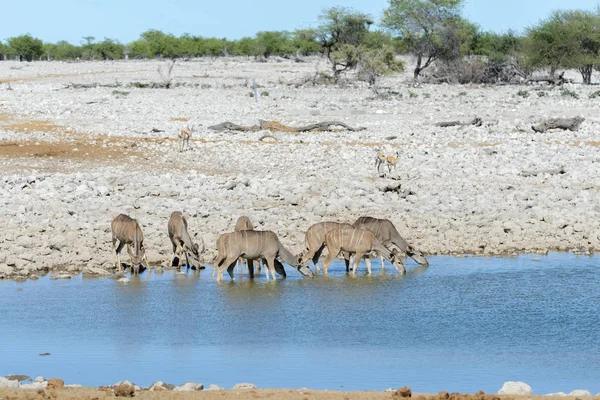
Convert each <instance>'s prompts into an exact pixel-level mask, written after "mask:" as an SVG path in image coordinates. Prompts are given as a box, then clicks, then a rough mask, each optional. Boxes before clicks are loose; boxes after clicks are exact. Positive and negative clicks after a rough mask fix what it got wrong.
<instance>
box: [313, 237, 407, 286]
mask: <svg viewBox="0 0 600 400" xmlns="http://www.w3.org/2000/svg"><path fill="white" fill-rule="evenodd" d="M325 243H326V244H327V249H328V250H329V254H327V257H325V260H323V272H324V273H325V275H327V269H328V268H329V264H330V263H331V262H332V261H333V259H334V258H335V257H337V255H338V254H340V252H341V251H344V252H347V253H349V254H354V256H355V259H354V269H353V270H352V274H353V275H356V270H357V269H358V264H359V263H360V260H361V258H363V257H364V256H365V255H369V254H370V253H373V252H374V253H377V254H379V255H381V256H383V257H384V258H386V259H388V260H389V261H390V262H391V263H392V264H393V265H394V267H395V268H396V269H397V270H398V272H400V273H401V274H406V268H404V264H402V258H401V257H400V255H399V254H397V253H396V250H395V249H394V250H393V251H390V250H388V249H387V248H386V247H385V246H384V245H383V244H382V243H381V242H380V241H379V240H377V238H376V237H375V234H373V232H371V231H368V230H366V229H355V228H337V229H333V230H332V231H330V232H328V233H327V235H325ZM367 271H368V273H369V275H371V265H370V263H367Z"/></svg>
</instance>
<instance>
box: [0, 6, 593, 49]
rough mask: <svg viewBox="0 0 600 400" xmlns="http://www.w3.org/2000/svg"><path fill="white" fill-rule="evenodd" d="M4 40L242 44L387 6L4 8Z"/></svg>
mask: <svg viewBox="0 0 600 400" xmlns="http://www.w3.org/2000/svg"><path fill="white" fill-rule="evenodd" d="M3 3H4V4H2V6H0V10H1V11H2V16H3V18H2V23H0V39H6V38H8V37H11V36H17V35H20V34H23V33H31V34H32V35H33V36H36V37H38V38H40V39H42V40H44V41H47V42H56V41H58V40H67V41H69V42H71V43H74V44H79V43H80V42H81V38H82V37H83V36H94V37H96V39H97V40H102V39H103V38H104V37H109V38H112V39H117V40H119V41H121V42H124V43H126V42H130V41H132V40H135V39H137V38H138V37H139V34H140V33H142V32H144V31H146V30H148V29H160V30H162V31H164V32H169V33H173V34H174V35H177V36H179V35H181V34H182V33H186V32H188V33H191V34H194V35H201V36H216V37H227V38H230V39H237V38H240V37H243V36H253V35H254V34H255V33H256V32H258V31H261V30H294V29H298V28H306V27H310V26H314V25H315V24H316V22H317V17H318V15H319V13H320V12H321V10H323V9H324V8H327V7H332V6H336V5H342V6H347V7H352V8H355V9H357V10H360V11H363V12H366V13H369V14H371V15H373V16H374V17H376V19H378V18H379V16H380V15H381V12H382V10H383V9H384V8H385V7H386V6H387V4H388V1H387V0H302V1H289V0H288V1H286V0H220V1H219V0H163V1H156V0H21V1H10V0H6V1H3ZM598 3H599V0H570V1H568V2H567V1H564V0H466V4H465V8H464V15H465V16H466V17H467V18H468V19H469V20H471V21H473V22H475V23H477V24H479V25H480V26H481V27H483V28H484V29H486V30H493V31H500V32H502V31H506V30H507V29H509V28H512V29H515V30H517V31H520V30H522V29H523V28H525V27H527V26H531V25H532V24H535V23H537V22H538V21H539V20H540V19H541V18H544V17H546V16H547V15H548V14H549V12H550V11H552V10H555V9H558V8H563V9H564V8H569V9H576V8H577V9H590V10H591V9H594V8H595V7H596V5H597V4H598Z"/></svg>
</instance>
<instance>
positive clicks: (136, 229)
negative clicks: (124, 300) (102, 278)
mask: <svg viewBox="0 0 600 400" xmlns="http://www.w3.org/2000/svg"><path fill="white" fill-rule="evenodd" d="M110 227H111V231H112V248H113V253H112V264H113V266H114V267H115V268H118V271H119V272H121V271H122V266H121V257H120V256H119V253H120V252H121V250H123V246H125V245H127V253H128V254H129V259H130V261H131V271H132V273H134V274H136V275H137V274H139V273H140V265H142V261H145V262H146V269H148V258H147V257H146V251H145V249H144V235H143V233H142V228H140V225H139V224H138V222H137V221H136V220H135V219H133V218H130V217H129V216H127V215H125V214H119V215H117V216H116V217H115V219H113V220H112V223H111V224H110ZM117 240H118V241H119V245H118V246H116V243H117ZM132 248H133V249H132Z"/></svg>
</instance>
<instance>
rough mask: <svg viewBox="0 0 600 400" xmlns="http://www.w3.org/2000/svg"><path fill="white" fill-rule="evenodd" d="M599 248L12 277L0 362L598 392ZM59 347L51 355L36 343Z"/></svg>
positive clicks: (78, 370)
mask: <svg viewBox="0 0 600 400" xmlns="http://www.w3.org/2000/svg"><path fill="white" fill-rule="evenodd" d="M598 261H599V260H598V258H597V257H596V258H588V257H579V258H578V257H575V256H572V255H568V254H561V253H555V254H550V255H549V256H547V257H540V256H533V255H523V256H520V257H517V258H475V257H473V258H472V257H467V258H454V257H445V256H439V257H432V258H431V259H430V262H431V266H430V267H429V268H422V267H417V266H416V265H411V264H407V267H408V271H409V272H408V275H407V276H405V277H402V276H400V275H398V274H397V273H396V271H395V270H394V269H393V268H392V267H391V265H388V266H387V268H386V273H381V272H380V265H379V262H375V263H374V275H373V276H371V277H369V276H367V275H366V270H365V268H364V265H361V270H359V273H358V276H357V277H355V278H354V277H351V276H347V275H346V273H345V269H344V267H343V265H342V264H341V263H335V264H333V265H332V266H331V267H330V271H329V276H328V277H323V276H321V275H320V276H318V277H316V278H315V279H312V280H311V279H303V278H301V277H300V275H299V274H298V273H296V272H295V271H289V272H288V279H286V280H278V281H276V282H266V281H265V279H264V275H261V276H260V277H259V278H257V279H256V280H255V281H254V282H252V281H249V280H248V279H247V277H246V276H242V275H240V276H238V278H237V281H236V282H230V281H229V279H228V277H225V281H224V282H220V283H219V282H215V281H213V280H212V279H211V276H210V273H211V271H210V269H207V270H205V271H202V272H201V273H196V272H189V273H188V274H187V275H185V276H177V275H175V274H173V273H172V272H166V273H164V274H163V275H157V274H148V273H144V274H142V275H141V277H140V278H139V279H138V278H133V279H132V281H131V282H130V283H129V284H128V285H122V284H118V283H117V282H115V281H113V280H110V279H84V278H74V279H73V280H70V281H50V280H49V279H48V278H47V277H46V278H42V279H40V280H38V281H29V282H26V283H15V282H14V281H6V282H0V375H7V374H26V375H31V376H37V375H43V376H46V377H52V376H55V377H60V378H63V379H65V381H66V382H67V383H79V384H83V385H94V386H97V385H104V384H112V383H114V382H116V381H119V380H125V379H128V380H130V381H134V382H136V383H137V384H139V385H141V386H147V385H149V384H151V383H152V382H154V381H156V380H162V381H166V382H169V383H173V384H179V383H183V382H187V381H194V382H202V383H204V384H210V383H215V384H218V385H220V386H223V387H230V386H232V385H233V384H235V383H237V382H252V383H255V384H256V385H258V386H259V387H285V388H287V387H289V388H299V387H308V388H312V389H333V390H336V389H343V390H383V389H385V388H388V387H399V386H404V385H408V386H410V387H411V389H412V390H413V391H417V392H430V393H432V392H438V391H441V390H446V391H459V392H476V391H478V390H484V391H485V392H488V393H492V392H496V391H498V389H499V388H500V387H501V386H502V384H503V382H505V381H509V380H520V381H524V382H527V383H528V384H529V385H531V386H532V388H533V390H534V393H536V394H543V393H550V392H557V391H563V392H569V391H571V390H573V389H587V390H590V391H591V392H592V393H597V392H600V308H599V307H600V268H598ZM45 352H48V353H51V355H50V356H47V357H41V356H39V354H40V353H45Z"/></svg>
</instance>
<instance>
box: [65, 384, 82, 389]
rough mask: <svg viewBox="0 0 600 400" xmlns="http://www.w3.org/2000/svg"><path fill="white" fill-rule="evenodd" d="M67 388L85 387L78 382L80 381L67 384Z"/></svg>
mask: <svg viewBox="0 0 600 400" xmlns="http://www.w3.org/2000/svg"><path fill="white" fill-rule="evenodd" d="M65 387H66V388H80V387H83V386H82V385H80V384H78V383H72V384H70V385H65Z"/></svg>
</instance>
